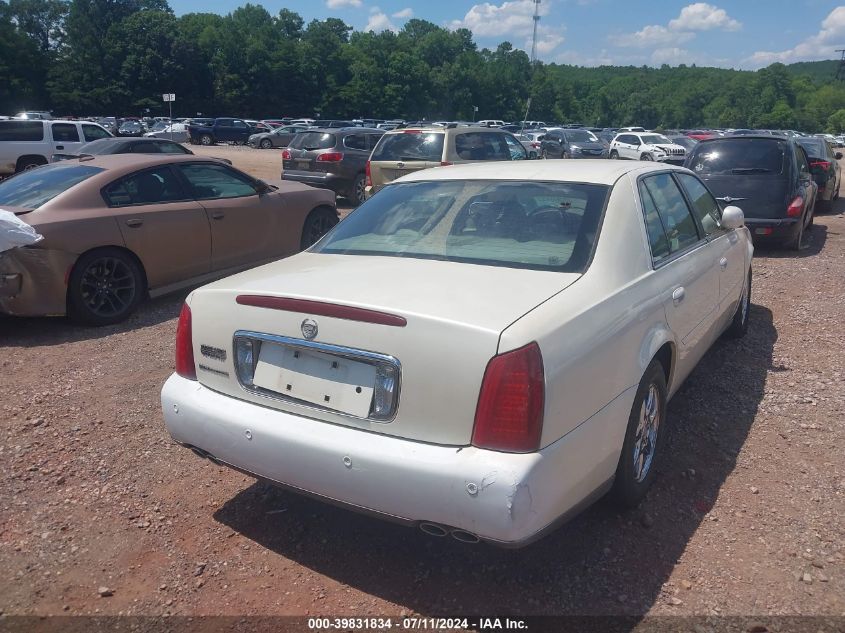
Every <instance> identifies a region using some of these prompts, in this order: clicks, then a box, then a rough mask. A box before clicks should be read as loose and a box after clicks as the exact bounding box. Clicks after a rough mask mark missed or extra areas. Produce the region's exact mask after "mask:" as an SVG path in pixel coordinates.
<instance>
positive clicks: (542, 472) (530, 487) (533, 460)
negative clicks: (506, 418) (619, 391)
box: [161, 374, 606, 546]
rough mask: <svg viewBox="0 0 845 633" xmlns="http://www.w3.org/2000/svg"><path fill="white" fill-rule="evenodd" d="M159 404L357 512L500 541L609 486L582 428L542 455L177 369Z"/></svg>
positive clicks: (225, 451)
mask: <svg viewBox="0 0 845 633" xmlns="http://www.w3.org/2000/svg"><path fill="white" fill-rule="evenodd" d="M161 402H162V407H163V410H164V418H165V423H166V425H167V429H168V431H169V432H170V435H171V436H172V437H173V439H174V440H176V441H177V442H178V443H180V444H182V445H183V446H186V447H189V448H195V449H199V450H198V451H197V452H199V453H201V454H203V455H204V456H207V457H209V458H212V459H213V460H215V461H217V462H219V463H222V464H224V465H227V466H231V467H233V468H235V469H237V470H240V471H243V472H247V473H249V474H254V475H257V476H259V477H261V478H263V479H267V480H270V481H272V482H277V483H280V484H283V485H284V486H286V487H288V488H292V489H294V490H297V491H299V492H303V493H306V494H309V495H312V496H318V497H321V498H323V499H324V500H326V501H329V502H334V503H338V504H340V505H343V506H346V507H351V508H352V509H355V510H359V511H364V512H367V513H370V514H376V515H380V516H382V517H383V518H389V519H393V520H398V521H400V522H403V523H407V524H411V525H414V524H419V523H421V522H430V523H436V524H439V525H443V526H448V527H451V528H455V529H459V530H464V531H467V532H470V533H472V534H474V535H477V536H478V537H479V538H480V539H482V540H485V541H490V542H494V543H496V544H499V545H506V546H519V545H524V544H526V543H528V542H530V541H532V540H534V539H535V538H537V537H538V536H540V535H541V534H543V533H545V531H546V529H549V528H550V527H552V526H553V525H556V524H557V522H558V520H559V519H561V518H562V517H565V516H569V515H571V514H572V513H573V512H574V511H576V510H577V509H580V507H581V506H582V505H583V503H584V502H585V501H588V500H589V501H592V500H593V498H595V496H596V494H595V493H601V492H604V490H606V488H603V489H602V488H601V487H600V486H597V485H591V482H590V481H589V480H590V477H591V475H592V474H594V473H591V472H584V471H583V466H584V459H583V456H584V455H585V454H586V453H588V452H589V446H588V444H589V442H591V441H593V439H594V438H592V437H590V435H589V434H585V433H579V432H578V430H576V431H574V432H573V433H571V434H570V435H568V436H567V437H565V438H563V439H561V440H558V441H557V442H555V443H553V444H552V445H550V446H548V447H546V448H544V449H542V450H541V451H539V452H535V453H526V454H515V453H500V452H496V451H489V450H482V449H478V448H475V447H473V446H464V447H457V446H439V445H432V444H425V443H421V442H415V441H410V440H406V439H402V438H397V437H392V436H389V435H383V434H379V433H370V432H367V431H362V430H359V429H354V428H349V427H344V426H338V425H333V424H329V423H326V422H321V421H317V420H311V419H308V418H303V417H299V416H295V415H291V414H289V413H285V412H283V411H278V410H274V409H268V408H264V407H260V406H257V405H255V404H251V403H248V402H244V401H241V400H237V399H235V398H232V397H229V396H225V395H222V394H220V393H217V392H215V391H212V390H211V389H208V388H207V387H204V386H203V385H201V384H200V383H199V382H197V381H195V380H188V379H185V378H182V377H180V376H177V375H175V374H174V375H173V376H171V377H170V378H169V379H168V381H167V382H166V383H165V385H164V388H163V389H162V392H161ZM588 471H589V469H588ZM605 483H606V482H605Z"/></svg>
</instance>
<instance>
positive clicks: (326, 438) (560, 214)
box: [161, 160, 752, 546]
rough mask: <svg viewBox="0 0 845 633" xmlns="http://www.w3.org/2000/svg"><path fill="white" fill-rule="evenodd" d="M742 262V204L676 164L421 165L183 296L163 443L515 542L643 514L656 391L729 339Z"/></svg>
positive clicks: (656, 427) (739, 321) (461, 535)
mask: <svg viewBox="0 0 845 633" xmlns="http://www.w3.org/2000/svg"><path fill="white" fill-rule="evenodd" d="M751 256H752V245H751V240H750V236H749V232H748V230H747V229H746V228H745V227H744V224H743V216H742V211H741V210H740V209H738V208H736V207H728V208H726V209H724V211H722V210H720V208H719V205H718V204H717V202H716V200H715V199H714V198H713V196H712V195H711V194H710V192H709V191H708V190H707V189H706V188H705V186H704V185H703V184H702V183H701V181H700V180H699V179H698V178H697V177H696V176H695V174H693V173H692V172H690V171H688V170H686V169H683V168H679V167H672V166H666V165H660V164H648V163H622V162H618V161H606V160H583V161H571V162H566V163H560V162H550V161H547V162H536V161H530V162H528V161H526V162H521V163H519V162H517V163H513V162H508V163H477V164H468V165H461V166H449V167H442V168H436V169H427V170H425V171H419V172H416V173H413V174H409V175H407V176H405V177H403V178H401V179H399V180H397V181H395V182H394V183H393V184H391V185H389V186H387V187H385V188H384V189H383V190H382V191H381V192H379V194H378V195H376V196H374V197H373V198H372V199H370V200H368V201H367V202H366V203H364V204H363V205H361V206H360V207H358V209H356V210H355V211H354V212H353V213H352V214H351V215H350V216H349V217H348V218H347V219H345V220H344V221H343V222H341V223H340V224H339V225H338V226H336V227H335V228H334V229H333V230H332V231H331V232H330V233H328V234H327V235H326V236H325V237H324V238H323V239H322V240H321V241H320V242H318V243H317V244H316V245H315V246H313V247H312V248H311V249H309V250H308V251H306V252H303V253H300V254H298V255H295V256H293V257H290V258H288V259H285V260H281V261H278V262H275V263H272V264H268V265H266V266H262V267H260V268H255V269H253V270H250V271H247V272H244V273H241V274H238V275H235V276H233V277H229V278H227V279H223V280H221V281H217V282H215V283H212V284H210V285H207V286H204V287H202V288H200V289H198V290H196V291H194V292H193V293H191V295H190V296H189V297H188V299H187V301H186V303H185V305H184V307H183V309H182V314H181V316H180V318H179V326H178V333H177V341H176V373H175V374H174V375H173V376H171V377H170V379H168V381H167V383H166V384H165V385H164V388H163V390H162V394H161V399H162V406H163V408H164V417H165V420H166V423H167V428H168V430H169V432H170V434H171V435H172V436H173V438H174V439H175V440H176V441H177V442H178V443H180V444H181V445H183V446H185V447H188V448H190V449H191V450H193V451H194V452H195V453H197V454H198V455H200V456H202V457H205V458H208V459H211V460H212V461H214V462H215V463H220V464H224V465H227V466H231V467H233V468H236V469H238V470H241V471H243V472H246V473H250V474H253V475H255V476H258V477H260V478H263V479H266V480H269V481H272V482H276V483H278V484H281V485H284V486H286V487H288V488H291V489H293V490H295V491H298V492H302V493H307V494H310V495H315V496H317V497H320V498H322V499H324V500H326V501H330V502H334V503H340V504H342V505H345V506H347V507H350V508H353V509H356V510H361V511H367V512H372V513H375V514H376V515H378V516H381V517H383V518H391V519H395V520H398V521H401V522H404V523H407V524H411V525H416V526H419V527H420V528H422V529H423V530H424V531H426V532H428V533H430V534H436V535H441V536H442V535H446V534H451V535H452V536H454V537H455V538H457V539H459V540H463V541H476V540H484V541H488V542H492V543H497V544H501V545H511V546H513V545H522V544H525V543H527V542H529V541H531V540H532V539H535V538H537V537H538V536H540V535H542V534H543V533H545V532H547V531H548V530H550V529H551V528H553V527H554V526H556V525H557V524H559V523H560V522H561V521H562V520H564V519H565V518H567V517H570V516H572V514H573V513H575V512H577V511H578V510H579V509H581V508H583V507H585V506H586V505H587V504H588V503H590V502H591V501H593V500H594V499H596V498H598V497H599V496H601V495H603V494H604V493H606V492H608V491H611V490H612V492H613V494H614V496H615V497H616V499H617V500H618V501H619V502H620V503H621V504H623V505H626V506H632V505H636V504H637V503H638V502H639V501H641V500H642V498H643V497H644V495H645V494H646V491H647V490H648V488H649V486H650V485H651V483H652V481H653V479H654V476H655V470H656V468H655V465H656V464H657V462H658V460H659V459H660V456H661V452H662V451H663V450H664V448H665V446H664V440H665V432H666V426H667V420H666V403H667V401H668V399H669V398H670V397H671V396H672V395H673V394H674V393H675V392H676V391H677V390H678V388H679V386H680V385H681V383H682V382H683V380H684V379H685V378H686V376H687V375H688V374H689V373H690V371H692V369H693V367H695V365H696V363H697V362H698V361H699V359H700V358H701V357H702V355H703V354H704V353H705V352H706V351H707V349H708V348H709V347H710V345H711V344H712V343H713V342H714V341H715V340H716V339H717V337H719V336H720V335H721V334H723V333H727V334H728V335H730V336H742V335H743V334H744V333H745V331H746V329H747V327H748V313H749V305H750V295H751Z"/></svg>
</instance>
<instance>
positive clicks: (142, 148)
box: [129, 143, 161, 154]
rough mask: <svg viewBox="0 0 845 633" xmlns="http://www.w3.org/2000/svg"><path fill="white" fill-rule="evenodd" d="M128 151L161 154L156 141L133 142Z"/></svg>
mask: <svg viewBox="0 0 845 633" xmlns="http://www.w3.org/2000/svg"><path fill="white" fill-rule="evenodd" d="M129 151H130V152H131V153H133V154H161V149H159V146H158V143H135V144H134V145H132V146H131V148H130V150H129Z"/></svg>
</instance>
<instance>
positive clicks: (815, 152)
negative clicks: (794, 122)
mask: <svg viewBox="0 0 845 633" xmlns="http://www.w3.org/2000/svg"><path fill="white" fill-rule="evenodd" d="M798 143H799V144H800V145H801V147H803V148H804V149H805V150H807V153H808V154H809V155H810V156H813V157H817V158H818V157H825V156H827V148H826V147H825V145H827V141H823V140H821V139H817V138H801V139H798Z"/></svg>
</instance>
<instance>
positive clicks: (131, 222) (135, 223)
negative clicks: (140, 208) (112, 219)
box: [126, 218, 144, 229]
mask: <svg viewBox="0 0 845 633" xmlns="http://www.w3.org/2000/svg"><path fill="white" fill-rule="evenodd" d="M143 223H144V221H143V220H142V219H140V218H129V219H128V220H126V226H131V227H132V228H133V229H136V228H138V227H139V226H141V225H142V224H143Z"/></svg>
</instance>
